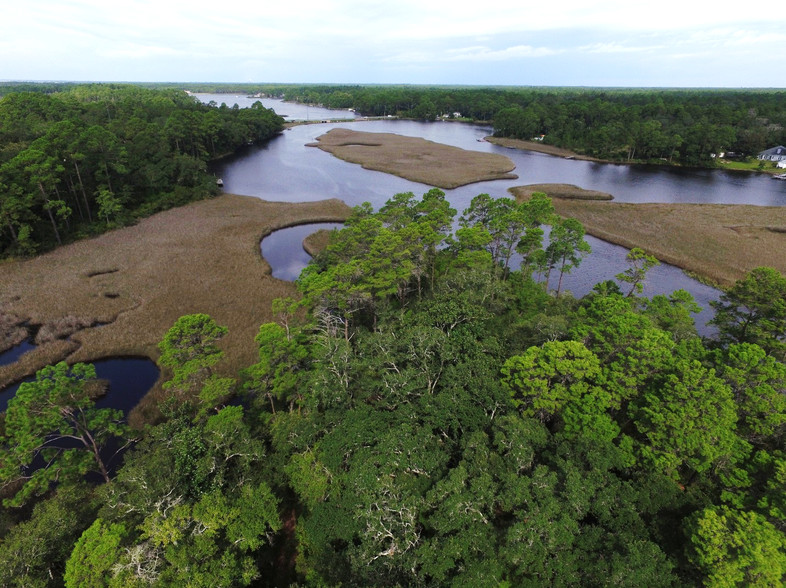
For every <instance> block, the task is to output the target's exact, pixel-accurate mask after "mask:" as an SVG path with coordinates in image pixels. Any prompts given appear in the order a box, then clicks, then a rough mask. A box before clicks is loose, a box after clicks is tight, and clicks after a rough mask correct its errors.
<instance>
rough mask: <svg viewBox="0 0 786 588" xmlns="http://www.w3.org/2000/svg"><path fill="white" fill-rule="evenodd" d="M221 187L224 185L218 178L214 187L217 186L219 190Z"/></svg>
mask: <svg viewBox="0 0 786 588" xmlns="http://www.w3.org/2000/svg"><path fill="white" fill-rule="evenodd" d="M223 185H224V180H222V179H221V178H218V179H217V180H216V186H218V187H219V188H221V187H223Z"/></svg>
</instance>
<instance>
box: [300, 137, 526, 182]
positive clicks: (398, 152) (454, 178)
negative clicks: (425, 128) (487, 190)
mask: <svg viewBox="0 0 786 588" xmlns="http://www.w3.org/2000/svg"><path fill="white" fill-rule="evenodd" d="M310 146H313V147H319V148H320V149H322V150H324V151H327V152H328V153H332V154H333V155H335V156H336V157H338V158H339V159H343V160H344V161H349V162H350V163H357V164H360V165H362V166H363V167H364V168H366V169H371V170H376V171H381V172H385V173H389V174H393V175H396V176H399V177H402V178H405V179H407V180H411V181H414V182H420V183H422V184H426V185H428V186H437V187H439V188H443V189H445V190H449V189H452V188H457V187H459V186H464V185H466V184H472V183H475V182H483V181H486V180H498V179H515V178H516V177H518V176H516V175H515V174H511V173H510V172H511V171H512V170H513V169H514V168H515V167H516V166H515V164H514V163H513V162H512V161H511V160H510V159H509V158H508V157H505V156H504V155H499V154H494V153H481V152H477V151H467V150H465V149H459V148H458V147H452V146H450V145H443V144H440V143H435V142H433V141H427V140H426V139H421V138H419V137H405V136H403V135H396V134H393V133H367V132H361V131H353V130H350V129H331V130H330V131H328V132H327V133H325V134H324V135H321V136H320V137H317V143H311V144H310Z"/></svg>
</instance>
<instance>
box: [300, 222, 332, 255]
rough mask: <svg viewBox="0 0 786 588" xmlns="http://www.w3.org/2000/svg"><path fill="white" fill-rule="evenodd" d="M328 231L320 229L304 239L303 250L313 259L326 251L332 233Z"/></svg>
mask: <svg viewBox="0 0 786 588" xmlns="http://www.w3.org/2000/svg"><path fill="white" fill-rule="evenodd" d="M331 232H332V231H329V230H327V229H319V230H318V231H314V232H313V233H311V234H310V235H308V236H306V238H305V239H303V249H305V250H306V253H308V254H309V255H310V256H311V257H314V256H315V255H317V254H318V253H319V252H321V251H324V250H325V248H326V247H327V246H328V242H329V241H330V233H331Z"/></svg>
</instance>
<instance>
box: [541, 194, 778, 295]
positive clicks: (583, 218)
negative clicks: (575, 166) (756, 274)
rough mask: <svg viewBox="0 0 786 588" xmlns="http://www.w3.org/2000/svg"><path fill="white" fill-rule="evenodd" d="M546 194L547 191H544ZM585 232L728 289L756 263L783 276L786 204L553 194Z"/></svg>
mask: <svg viewBox="0 0 786 588" xmlns="http://www.w3.org/2000/svg"><path fill="white" fill-rule="evenodd" d="M546 193H547V194H548V192H546ZM553 203H554V208H555V210H556V212H557V213H558V214H560V215H561V216H564V217H573V218H576V219H578V220H579V221H580V222H581V223H582V224H583V225H584V227H585V228H586V230H587V233H589V234H590V235H593V236H595V237H598V238H600V239H603V240H604V241H609V242H610V243H616V244H617V245H622V246H623V247H627V248H629V249H631V248H633V247H641V248H642V249H644V250H645V251H647V253H649V254H651V255H654V256H655V257H657V258H658V259H659V260H660V261H663V262H666V263H670V264H672V265H676V266H678V267H681V268H682V269H684V270H687V271H689V272H692V273H694V274H696V275H697V276H699V277H701V278H703V279H705V280H707V281H709V282H711V283H714V284H717V285H719V286H721V287H728V286H730V285H731V284H733V283H734V282H735V281H737V280H739V279H740V278H742V277H744V276H745V274H746V273H748V272H749V271H750V270H752V269H753V268H755V267H758V266H769V267H773V268H775V269H777V270H778V271H780V272H781V273H783V274H786V255H785V254H784V252H786V207H780V206H751V205H743V204H660V203H648V204H629V203H617V202H597V201H588V200H571V199H565V198H554V199H553Z"/></svg>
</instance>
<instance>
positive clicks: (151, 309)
mask: <svg viewBox="0 0 786 588" xmlns="http://www.w3.org/2000/svg"><path fill="white" fill-rule="evenodd" d="M348 213H349V208H348V207H347V206H346V205H345V204H344V203H343V202H341V201H339V200H325V201H321V202H309V203H303V204H292V203H285V202H266V201H263V200H260V199H258V198H251V197H245V196H234V195H229V194H226V195H222V196H220V197H218V198H215V199H211V200H203V201H200V202H195V203H192V204H189V205H187V206H183V207H180V208H176V209H172V210H168V211H166V212H161V213H159V214H156V215H154V216H152V217H150V218H147V219H145V220H143V221H141V222H140V223H139V224H137V225H135V226H133V227H127V228H123V229H118V230H115V231H111V232H109V233H106V234H104V235H101V236H99V237H96V238H94V239H85V240H82V241H78V242H76V243H72V244H70V245H66V246H64V247H61V248H58V249H56V250H55V251H52V252H50V253H47V254H45V255H40V256H38V257H35V258H33V259H28V260H24V261H8V262H5V263H2V264H0V283H2V284H3V290H2V292H1V293H0V296H2V298H0V314H2V315H5V316H8V317H14V318H13V319H9V320H13V322H14V323H17V322H20V321H29V323H30V324H31V325H35V326H38V325H41V327H40V328H39V330H38V334H39V337H38V339H39V340H38V343H39V345H38V347H37V348H36V349H34V350H33V351H30V352H28V353H26V354H25V355H24V356H23V357H22V358H21V360H20V361H18V362H16V363H14V364H11V365H8V366H2V367H0V388H3V387H5V386H6V385H7V384H9V383H11V382H13V381H16V380H19V379H20V378H22V377H25V376H28V375H31V374H33V373H35V371H37V370H39V369H41V368H42V367H44V366H46V365H48V364H53V363H55V362H57V361H59V360H62V359H67V360H68V361H69V363H72V362H77V361H93V360H96V359H100V358H102V357H108V356H146V357H149V358H151V359H156V358H157V357H158V355H159V351H158V347H157V345H158V342H159V341H160V340H161V338H162V337H163V335H164V333H166V331H167V329H169V327H171V326H172V324H173V323H174V322H175V321H176V320H177V318H178V317H180V316H182V315H184V314H189V313H197V312H204V313H208V314H210V315H211V316H213V317H214V318H215V319H216V320H217V321H218V322H219V323H220V324H222V325H226V326H227V327H229V334H228V335H227V336H226V337H225V338H224V339H223V340H222V347H223V348H224V350H225V351H226V358H225V360H224V362H222V370H226V372H227V373H228V374H236V373H237V372H238V370H239V369H240V368H242V367H245V366H248V365H250V364H252V363H254V361H256V359H257V357H256V354H257V348H256V344H255V343H254V336H255V335H256V333H257V330H258V329H259V325H260V324H261V323H263V322H266V321H269V320H271V318H272V316H271V310H270V309H271V302H272V300H273V299H274V298H277V297H281V296H288V295H293V294H294V293H295V287H294V286H293V285H292V284H290V283H288V282H284V281H281V280H277V279H275V278H273V277H272V276H271V275H270V266H269V265H268V264H267V262H266V261H265V260H264V259H263V258H262V257H261V255H260V250H259V242H260V239H261V238H262V237H264V236H265V235H267V234H269V233H270V232H272V231H273V230H276V229H279V228H282V227H286V226H290V225H295V224H302V223H306V222H324V221H342V220H344V219H345V218H346V216H347V214H348ZM42 333H53V335H51V336H49V337H48V338H47V339H43V340H42ZM156 394H157V388H156V389H154V391H153V392H152V393H151V394H148V397H146V398H145V399H144V400H143V401H142V403H141V404H140V406H139V407H137V409H135V412H136V413H137V414H136V415H135V418H136V419H139V418H140V417H143V418H144V416H145V415H146V414H147V413H148V412H149V411H150V410H151V409H152V408H153V407H154V405H155V403H156V398H155V396H156ZM133 419H134V415H133V414H132V420H133ZM136 422H139V420H136Z"/></svg>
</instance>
